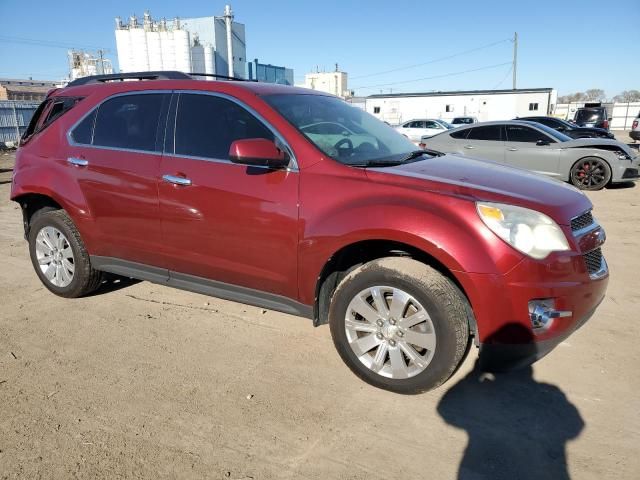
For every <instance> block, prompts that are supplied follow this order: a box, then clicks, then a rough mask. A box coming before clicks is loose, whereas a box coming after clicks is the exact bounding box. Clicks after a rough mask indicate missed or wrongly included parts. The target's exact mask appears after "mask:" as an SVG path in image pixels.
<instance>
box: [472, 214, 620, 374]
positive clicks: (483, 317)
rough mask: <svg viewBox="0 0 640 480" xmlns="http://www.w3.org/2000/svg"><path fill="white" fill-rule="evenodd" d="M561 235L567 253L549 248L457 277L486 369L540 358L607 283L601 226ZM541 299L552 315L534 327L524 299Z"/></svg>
mask: <svg viewBox="0 0 640 480" xmlns="http://www.w3.org/2000/svg"><path fill="white" fill-rule="evenodd" d="M563 228H564V227H563ZM565 233H566V234H567V238H568V239H570V243H571V244H572V246H571V248H572V249H571V251H567V252H555V253H552V254H551V255H549V256H548V257H547V258H546V259H544V260H541V261H539V260H534V259H531V258H529V257H525V258H523V259H522V260H521V261H520V263H518V264H517V265H516V266H515V267H513V268H512V269H511V270H509V271H508V272H506V273H504V274H502V275H499V274H480V273H467V274H465V275H463V276H462V277H459V278H461V283H462V286H463V288H464V289H465V292H466V293H467V295H468V297H469V300H470V302H471V305H472V308H473V313H474V317H475V320H476V327H477V328H476V330H477V332H476V338H475V340H476V343H477V344H478V346H480V347H481V361H483V362H486V364H487V365H486V366H487V368H489V367H491V369H493V370H498V369H510V368H513V367H518V366H522V365H526V364H528V363H532V362H533V361H535V360H537V359H539V358H542V357H543V356H544V355H546V354H547V353H549V352H550V351H551V350H553V348H555V347H556V346H557V345H558V344H559V343H560V342H562V341H563V340H564V339H565V338H567V337H568V336H569V335H571V334H572V333H573V332H574V331H575V330H576V329H578V328H579V327H580V326H582V325H583V324H584V323H585V322H586V321H587V320H588V319H589V318H590V317H591V316H592V315H593V313H594V312H595V310H596V308H597V307H598V305H599V304H600V303H601V302H602V300H603V299H604V296H605V293H606V289H607V284H608V282H609V270H608V266H607V263H606V260H604V257H602V256H601V254H600V252H601V250H600V248H601V246H602V244H603V243H604V240H605V235H604V230H602V229H601V227H599V226H598V225H597V224H593V226H591V227H586V228H585V229H582V230H577V231H576V232H571V230H570V229H568V228H567V231H566V232H565ZM596 252H597V254H596ZM595 259H599V262H600V263H599V268H598V266H597V265H594V261H595ZM545 302H546V303H547V304H548V305H552V308H553V311H555V312H556V313H558V317H557V318H553V320H552V321H550V322H548V324H546V325H544V328H534V324H535V323H536V322H535V321H534V319H532V315H531V313H532V312H531V311H530V303H531V304H532V305H536V304H540V303H545ZM483 357H484V360H483Z"/></svg>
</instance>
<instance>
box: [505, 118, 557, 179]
mask: <svg viewBox="0 0 640 480" xmlns="http://www.w3.org/2000/svg"><path fill="white" fill-rule="evenodd" d="M506 133H507V141H506V142H505V161H506V163H507V164H508V165H513V166H514V167H520V168H526V169H527V170H532V171H534V172H536V173H541V174H543V175H548V176H550V177H555V178H560V177H561V175H560V173H559V171H558V162H559V155H558V148H557V147H558V143H557V142H556V141H555V140H554V139H553V138H551V137H550V136H548V135H547V134H546V133H544V132H541V131H540V130H538V129H535V128H531V127H528V126H525V125H507V128H506ZM539 141H541V142H540V143H538V142H539Z"/></svg>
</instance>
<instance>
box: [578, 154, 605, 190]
mask: <svg viewBox="0 0 640 480" xmlns="http://www.w3.org/2000/svg"><path fill="white" fill-rule="evenodd" d="M606 170H607V169H606V167H605V165H604V164H603V163H602V161H600V160H596V159H588V160H584V161H582V162H580V164H579V165H577V166H576V168H575V171H574V172H573V178H574V180H575V182H574V184H575V185H579V186H582V187H585V188H594V187H599V186H601V185H602V184H603V183H604V182H606V181H607V172H606Z"/></svg>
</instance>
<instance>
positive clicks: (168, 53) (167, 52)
mask: <svg viewBox="0 0 640 480" xmlns="http://www.w3.org/2000/svg"><path fill="white" fill-rule="evenodd" d="M160 28H162V24H160ZM158 33H159V34H160V48H161V49H162V70H175V69H176V49H175V45H174V42H173V32H170V31H168V30H166V29H165V30H162V29H161V30H160V32H158Z"/></svg>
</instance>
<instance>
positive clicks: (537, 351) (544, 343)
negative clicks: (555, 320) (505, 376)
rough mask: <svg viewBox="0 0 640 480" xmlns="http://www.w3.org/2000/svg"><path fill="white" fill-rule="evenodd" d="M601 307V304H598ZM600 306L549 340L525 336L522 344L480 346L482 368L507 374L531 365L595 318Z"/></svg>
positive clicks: (484, 344)
mask: <svg viewBox="0 0 640 480" xmlns="http://www.w3.org/2000/svg"><path fill="white" fill-rule="evenodd" d="M598 305H599V304H598ZM598 305H596V306H595V307H594V308H593V309H592V310H591V311H589V312H587V313H586V314H585V315H583V316H582V318H580V319H578V321H577V322H575V323H574V324H573V325H572V326H571V327H570V328H568V329H566V330H565V331H564V332H563V333H561V334H560V335H557V336H555V337H553V338H549V339H547V340H541V341H535V338H534V337H533V335H527V334H524V338H521V339H520V340H526V338H527V336H528V339H529V341H523V342H522V343H513V344H507V343H482V344H480V355H479V360H480V368H481V370H482V371H484V372H505V371H508V370H514V369H518V368H522V367H526V366H528V365H531V364H532V363H534V362H536V361H538V360H540V359H541V358H542V357H544V356H545V355H547V354H548V353H549V352H551V351H552V350H553V349H554V348H556V347H557V346H558V345H559V344H560V343H562V342H563V341H564V340H565V339H566V338H567V337H569V336H570V335H571V334H572V333H573V332H575V331H576V330H578V329H579V328H580V327H582V326H583V325H584V324H585V323H587V321H588V320H589V319H590V318H591V317H592V316H593V314H594V313H595V311H596V309H597V307H598Z"/></svg>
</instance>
